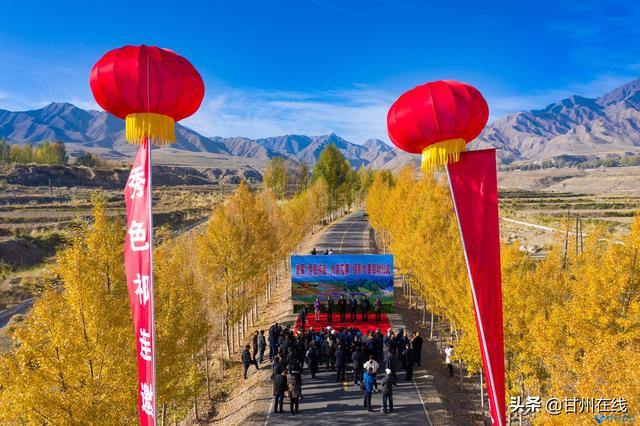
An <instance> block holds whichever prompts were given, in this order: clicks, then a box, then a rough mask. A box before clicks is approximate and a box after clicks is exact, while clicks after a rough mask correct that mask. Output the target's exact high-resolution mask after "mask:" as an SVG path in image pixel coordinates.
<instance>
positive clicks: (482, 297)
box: [447, 149, 506, 426]
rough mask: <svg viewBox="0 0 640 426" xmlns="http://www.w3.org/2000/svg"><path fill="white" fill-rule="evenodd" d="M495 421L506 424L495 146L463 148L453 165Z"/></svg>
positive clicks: (453, 191) (450, 172)
mask: <svg viewBox="0 0 640 426" xmlns="http://www.w3.org/2000/svg"><path fill="white" fill-rule="evenodd" d="M447 171H448V176H449V185H450V187H451V195H452V196H453V203H454V207H455V210H456V217H457V219H458V227H459V229H460V235H461V237H462V244H463V248H464V254H465V260H466V262H467V271H468V273H469V281H470V284H471V295H472V297H473V307H474V310H475V317H476V328H477V332H478V341H479V342H480V351H481V353H482V362H483V366H484V375H485V378H486V382H487V394H488V397H489V405H490V408H491V420H492V422H493V424H497V425H499V426H504V424H505V417H506V403H505V389H504V388H505V385H504V338H503V328H502V327H503V323H502V283H501V275H500V229H499V223H498V182H497V174H496V153H495V149H487V150H480V151H470V152H464V153H462V154H461V155H460V161H459V162H456V163H453V164H449V165H448V168H447Z"/></svg>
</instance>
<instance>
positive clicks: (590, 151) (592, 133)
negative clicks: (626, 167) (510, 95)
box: [473, 79, 640, 164]
mask: <svg viewBox="0 0 640 426" xmlns="http://www.w3.org/2000/svg"><path fill="white" fill-rule="evenodd" d="M473 147H475V148H486V147H496V148H498V158H499V159H500V161H501V162H502V163H503V164H509V163H513V162H531V161H539V160H545V159H553V158H566V157H569V158H573V159H574V160H576V161H581V160H582V161H586V160H589V159H595V158H607V157H620V156H625V155H637V154H639V153H640V79H638V80H634V81H631V82H629V83H627V84H625V85H623V86H621V87H618V88H616V89H614V90H612V91H610V92H608V93H606V94H604V95H602V96H600V97H599V98H585V97H582V96H578V95H573V96H570V97H568V98H566V99H563V100H561V101H559V102H556V103H553V104H551V105H549V106H547V107H546V108H544V109H540V110H533V111H525V112H517V113H514V114H511V115H508V116H506V117H504V118H501V119H499V120H496V121H495V122H494V123H493V124H491V125H489V126H487V127H486V128H485V129H484V131H483V132H482V133H481V134H480V136H479V137H478V138H477V139H476V140H475V141H474V142H473Z"/></svg>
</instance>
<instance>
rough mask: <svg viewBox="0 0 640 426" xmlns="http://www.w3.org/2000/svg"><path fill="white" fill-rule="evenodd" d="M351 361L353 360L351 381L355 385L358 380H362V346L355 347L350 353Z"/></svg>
mask: <svg viewBox="0 0 640 426" xmlns="http://www.w3.org/2000/svg"><path fill="white" fill-rule="evenodd" d="M351 362H353V381H354V383H355V385H356V386H357V385H358V381H360V380H362V363H363V362H364V353H362V347H358V348H355V349H354V351H353V354H352V355H351Z"/></svg>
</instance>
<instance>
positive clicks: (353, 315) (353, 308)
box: [349, 295, 358, 321]
mask: <svg viewBox="0 0 640 426" xmlns="http://www.w3.org/2000/svg"><path fill="white" fill-rule="evenodd" d="M349 308H350V310H351V316H350V318H349V319H350V320H351V321H357V316H356V310H357V309H358V300H357V299H356V298H355V297H353V295H351V300H350V301H349Z"/></svg>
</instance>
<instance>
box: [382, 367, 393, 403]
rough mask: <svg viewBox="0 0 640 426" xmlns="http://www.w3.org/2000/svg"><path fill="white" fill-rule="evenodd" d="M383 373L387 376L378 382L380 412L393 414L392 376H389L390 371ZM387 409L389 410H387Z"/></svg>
mask: <svg viewBox="0 0 640 426" xmlns="http://www.w3.org/2000/svg"><path fill="white" fill-rule="evenodd" d="M384 371H385V373H387V375H386V376H384V377H383V378H382V380H381V381H380V386H382V412H383V413H393V385H394V379H393V374H391V370H389V369H388V368H387V369H386V370H384ZM387 407H389V409H387Z"/></svg>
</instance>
